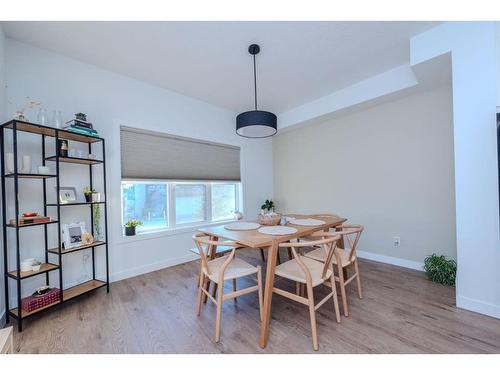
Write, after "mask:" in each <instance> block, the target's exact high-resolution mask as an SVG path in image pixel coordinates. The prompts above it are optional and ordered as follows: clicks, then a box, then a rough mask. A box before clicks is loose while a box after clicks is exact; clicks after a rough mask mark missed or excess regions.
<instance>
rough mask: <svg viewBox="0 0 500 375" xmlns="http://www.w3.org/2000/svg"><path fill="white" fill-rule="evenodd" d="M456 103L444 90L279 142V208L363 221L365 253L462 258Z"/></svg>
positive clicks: (401, 260) (409, 261)
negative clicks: (457, 233)
mask: <svg viewBox="0 0 500 375" xmlns="http://www.w3.org/2000/svg"><path fill="white" fill-rule="evenodd" d="M451 103H452V98H451V88H450V87H442V88H439V89H434V90H432V91H426V92H422V93H418V94H413V95H411V96H407V97H404V98H402V99H398V100H396V101H393V102H389V103H384V104H380V105H377V106H375V107H372V108H369V109H366V110H362V111H358V112H356V113H353V114H349V115H347V116H343V117H339V118H337V119H334V120H329V121H326V122H324V123H321V124H316V125H311V126H304V127H299V128H296V129H294V130H290V131H288V132H285V133H282V134H281V135H279V136H277V137H275V139H274V141H273V153H274V163H275V164H274V170H275V180H274V181H275V183H274V191H275V199H276V201H277V204H278V206H279V207H280V208H283V210H285V211H286V212H311V213H314V212H316V213H320V212H332V213H336V214H338V215H341V216H343V217H346V218H348V219H349V221H350V222H352V223H359V224H363V225H364V226H365V232H364V233H363V236H362V239H361V241H360V245H359V250H360V251H362V255H363V256H365V257H371V258H373V259H379V260H383V261H387V260H391V259H390V258H387V257H391V258H393V259H392V262H393V263H397V264H402V265H405V266H410V267H415V268H420V269H421V264H422V263H423V260H424V258H425V257H426V256H427V255H429V254H432V253H433V252H436V253H439V254H445V255H447V256H449V257H451V258H456V242H455V210H454V207H455V199H454V183H453V134H452V107H451ZM394 236H398V237H400V238H401V246H400V247H394V245H393V237H394Z"/></svg>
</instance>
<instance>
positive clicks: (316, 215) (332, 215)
mask: <svg viewBox="0 0 500 375" xmlns="http://www.w3.org/2000/svg"><path fill="white" fill-rule="evenodd" d="M309 216H315V217H340V216H339V215H334V214H311V215H309Z"/></svg>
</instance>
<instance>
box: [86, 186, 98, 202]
mask: <svg viewBox="0 0 500 375" xmlns="http://www.w3.org/2000/svg"><path fill="white" fill-rule="evenodd" d="M95 193H97V191H95V190H94V189H91V188H89V187H88V186H85V187H84V188H83V195H84V196H85V201H86V202H88V203H90V202H92V194H95Z"/></svg>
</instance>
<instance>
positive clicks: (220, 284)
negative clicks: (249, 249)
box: [193, 234, 263, 342]
mask: <svg viewBox="0 0 500 375" xmlns="http://www.w3.org/2000/svg"><path fill="white" fill-rule="evenodd" d="M193 240H194V242H195V244H196V247H197V248H198V251H199V254H200V258H201V262H200V277H199V284H198V298H197V304H196V315H197V316H199V315H200V313H201V306H202V304H203V303H202V302H203V301H202V300H203V297H204V296H207V297H208V298H210V300H211V301H212V302H213V303H215V305H216V306H217V316H216V320H215V335H214V340H215V342H219V340H220V326H221V318H222V304H223V302H224V301H227V300H228V299H231V298H234V299H235V300H236V297H239V296H242V295H245V294H248V293H252V292H258V296H259V311H260V319H261V320H262V303H263V299H262V298H263V296H262V269H261V267H260V266H257V267H255V266H252V265H251V264H250V263H247V262H245V261H244V260H241V259H239V258H236V257H235V252H236V249H237V248H240V247H242V246H241V245H239V244H237V243H235V242H227V241H224V242H222V241H213V240H210V239H209V238H208V237H207V236H204V235H203V234H196V235H194V236H193ZM211 246H230V247H231V248H232V250H231V251H230V252H229V253H228V254H227V255H224V256H221V257H218V258H215V259H212V260H209V259H208V257H207V252H208V251H209V250H210V247H211ZM254 274H257V285H255V286H251V287H248V288H245V289H240V290H237V289H236V280H237V279H239V278H241V277H245V276H250V275H254ZM229 280H231V281H232V283H233V292H231V293H224V282H225V281H229ZM209 281H212V282H213V283H214V284H216V285H217V297H215V296H212V295H211V294H210V292H209V291H208V283H209Z"/></svg>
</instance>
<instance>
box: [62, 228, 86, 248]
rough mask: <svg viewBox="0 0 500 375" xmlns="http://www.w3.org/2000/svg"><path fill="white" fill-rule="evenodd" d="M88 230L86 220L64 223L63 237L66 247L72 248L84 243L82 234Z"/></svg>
mask: <svg viewBox="0 0 500 375" xmlns="http://www.w3.org/2000/svg"><path fill="white" fill-rule="evenodd" d="M86 231H87V229H86V227H85V222H83V221H79V222H77V223H71V224H63V225H62V238H63V244H64V248H65V249H71V248H73V247H78V246H81V245H83V244H84V242H83V239H82V234H83V233H85V232H86Z"/></svg>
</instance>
